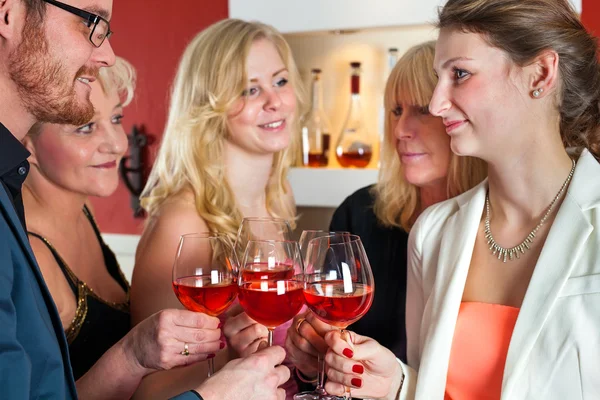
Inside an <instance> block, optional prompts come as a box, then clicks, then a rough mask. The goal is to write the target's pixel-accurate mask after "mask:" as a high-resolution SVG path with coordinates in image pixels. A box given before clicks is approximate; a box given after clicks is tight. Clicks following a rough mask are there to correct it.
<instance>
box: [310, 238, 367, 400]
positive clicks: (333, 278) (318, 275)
mask: <svg viewBox="0 0 600 400" xmlns="http://www.w3.org/2000/svg"><path fill="white" fill-rule="evenodd" d="M304 272H305V274H304V281H305V287H304V298H305V299H306V305H307V306H308V308H309V309H310V310H311V311H312V312H313V313H314V314H315V316H316V317H317V318H319V319H320V320H321V321H323V322H325V323H327V324H330V325H333V326H335V327H338V328H340V330H341V332H342V338H344V339H345V340H347V341H348V343H350V345H352V342H351V341H352V338H351V337H349V336H350V335H346V332H345V329H346V328H347V327H348V325H351V324H353V323H354V322H356V321H358V320H359V319H360V318H361V317H362V316H363V315H365V314H366V313H367V311H368V310H369V308H370V307H371V304H372V303H373V294H374V291H375V286H374V285H375V283H374V280H373V273H372V271H371V266H370V264H369V260H368V258H367V254H366V252H365V249H364V247H363V244H362V241H361V240H360V237H358V236H356V235H350V234H337V235H330V236H323V237H317V238H315V239H312V240H311V241H310V242H309V243H308V248H307V255H306V267H305V271H304ZM323 367H324V366H323V365H320V368H323ZM321 373H323V371H321ZM323 392H325V391H324V390H323ZM348 394H349V391H347V392H346V395H348ZM344 398H347V396H346V397H344ZM318 399H320V400H333V399H340V397H337V396H332V395H329V394H327V393H326V392H325V393H324V394H322V395H320V397H318Z"/></svg>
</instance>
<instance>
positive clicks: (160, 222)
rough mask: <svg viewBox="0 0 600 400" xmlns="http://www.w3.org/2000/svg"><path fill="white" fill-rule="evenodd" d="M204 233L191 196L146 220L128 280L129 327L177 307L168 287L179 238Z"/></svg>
mask: <svg viewBox="0 0 600 400" xmlns="http://www.w3.org/2000/svg"><path fill="white" fill-rule="evenodd" d="M207 230H208V227H207V225H206V222H205V221H204V220H203V219H202V218H201V217H200V216H199V215H198V212H197V211H196V207H195V204H194V201H193V196H191V197H190V196H189V195H187V194H182V195H178V196H174V197H173V198H172V199H169V200H168V201H166V202H165V203H164V204H162V205H161V207H160V209H159V210H158V212H157V213H156V214H155V215H153V216H152V217H150V219H149V220H148V222H147V224H146V227H145V228H144V232H143V233H142V237H141V239H140V243H139V245H138V248H137V251H136V255H135V267H134V269H133V276H132V280H131V314H132V320H133V323H137V322H139V321H141V320H142V319H144V318H147V317H148V316H150V315H151V314H153V313H155V312H157V311H159V310H162V309H165V308H174V307H181V306H180V304H179V302H178V300H177V298H176V297H175V295H174V294H173V289H172V286H171V281H172V275H171V274H172V268H173V261H174V260H175V254H176V252H177V246H178V245H179V238H180V237H181V235H184V234H186V233H194V232H206V231H207ZM148 293H152V296H148Z"/></svg>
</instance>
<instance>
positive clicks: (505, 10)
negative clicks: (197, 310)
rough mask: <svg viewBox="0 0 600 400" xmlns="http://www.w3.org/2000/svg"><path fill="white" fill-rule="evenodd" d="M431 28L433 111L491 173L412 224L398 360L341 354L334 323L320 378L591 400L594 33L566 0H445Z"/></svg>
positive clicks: (597, 343) (387, 389)
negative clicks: (402, 355)
mask: <svg viewBox="0 0 600 400" xmlns="http://www.w3.org/2000/svg"><path fill="white" fill-rule="evenodd" d="M439 27H440V28H441V29H440V35H439V38H438V43H437V46H436V56H435V60H434V63H433V68H434V69H435V70H436V72H437V74H438V75H439V81H438V84H437V86H436V89H435V91H434V94H433V97H432V100H431V104H430V111H431V112H432V114H434V115H437V116H440V117H442V118H443V120H444V124H445V125H446V132H447V133H448V135H449V136H450V138H451V146H452V150H453V151H454V152H455V153H457V154H461V155H469V156H475V157H480V158H481V159H483V160H486V161H487V162H488V169H489V178H488V179H487V180H486V181H484V182H483V183H482V184H480V185H478V186H476V187H475V188H473V189H472V190H470V191H469V192H467V193H464V194H463V195H461V196H458V197H456V198H454V199H451V200H448V201H445V202H442V203H440V204H436V205H435V206H433V207H430V208H429V209H427V210H426V211H425V212H424V213H423V214H422V215H421V216H420V217H419V220H418V221H417V222H416V224H415V226H414V227H413V229H412V231H411V234H410V240H409V254H408V257H409V265H408V286H407V287H408V289H407V306H406V312H407V322H406V325H407V339H408V363H407V364H404V363H398V362H397V361H396V359H395V357H394V355H393V354H391V353H390V352H389V351H388V350H386V349H385V348H383V347H382V346H381V345H379V344H378V343H377V342H376V341H374V340H372V339H370V338H367V337H362V336H358V335H356V336H355V338H354V339H355V346H354V350H353V353H352V354H350V353H349V352H348V351H346V349H347V348H348V344H347V343H346V342H344V341H342V340H341V338H340V336H339V334H337V333H329V334H328V335H327V336H326V341H327V343H328V344H329V345H330V346H331V347H330V348H331V352H329V353H328V354H327V356H326V362H327V363H328V365H329V368H328V370H327V376H328V378H329V380H330V381H329V382H328V386H327V389H328V390H329V391H330V392H333V393H339V394H341V393H343V392H344V386H347V387H352V393H353V394H354V395H356V396H359V397H363V396H364V397H375V398H386V399H394V398H398V397H399V398H402V399H412V398H415V399H419V400H420V399H426V400H435V399H440V400H441V399H447V400H455V399H467V400H468V399H482V398H486V399H511V400H525V399H547V400H562V399H596V398H600V384H599V380H598V371H599V370H600V357H598V354H600V336H599V335H598V330H599V329H600V308H599V307H598V304H599V303H600V279H599V278H600V236H599V235H598V229H599V228H600V219H599V218H598V216H599V215H600V179H599V177H600V163H599V161H598V160H599V159H600V65H599V62H598V58H597V56H598V45H597V41H596V39H595V38H594V37H593V36H592V35H591V34H590V33H588V32H587V31H586V30H585V28H584V27H583V25H582V24H581V21H580V20H579V16H578V15H577V14H576V12H575V11H574V10H573V9H572V6H571V5H570V3H569V2H568V1H567V0H527V1H523V0H449V1H448V2H447V3H446V5H445V6H444V7H443V9H442V10H441V13H440V22H439ZM355 364H360V365H362V366H364V371H363V374H361V375H360V376H358V375H357V374H353V373H352V372H351V371H352V368H353V365H355ZM359 383H360V384H359Z"/></svg>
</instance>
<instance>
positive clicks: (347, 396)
mask: <svg viewBox="0 0 600 400" xmlns="http://www.w3.org/2000/svg"><path fill="white" fill-rule="evenodd" d="M340 334H341V336H342V339H343V340H345V341H346V342H347V343H348V344H349V345H350V348H354V344H353V343H352V336H351V335H350V334H349V333H348V331H347V330H346V328H342V329H340ZM350 393H351V389H350V388H349V387H348V386H344V397H343V398H344V399H351V398H352V395H351V394H350Z"/></svg>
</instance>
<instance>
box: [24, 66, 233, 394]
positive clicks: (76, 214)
mask: <svg viewBox="0 0 600 400" xmlns="http://www.w3.org/2000/svg"><path fill="white" fill-rule="evenodd" d="M134 78H135V74H134V70H133V68H132V67H131V65H129V63H127V62H126V61H125V60H123V59H121V58H119V57H117V60H116V63H115V65H114V66H111V67H106V68H102V69H100V73H99V76H98V79H97V80H95V81H93V82H91V83H90V87H91V93H90V100H91V104H92V105H93V106H94V111H95V114H94V116H93V118H92V120H91V121H89V122H88V123H86V124H85V125H83V126H72V125H58V124H39V125H34V127H33V128H32V130H31V131H30V132H29V133H28V135H27V136H26V137H25V139H24V144H25V146H26V147H27V149H28V150H29V152H30V153H31V156H30V158H29V161H30V164H31V170H30V172H29V176H28V177H27V180H26V181H25V185H24V188H23V201H24V205H25V215H26V222H27V230H28V233H29V239H30V242H31V247H32V249H33V252H34V254H35V257H36V259H37V261H38V264H39V266H40V270H41V271H42V274H43V276H44V280H45V282H46V285H47V286H48V289H49V290H50V294H51V295H52V299H53V301H54V304H55V305H56V308H57V310H58V314H59V315H60V318H61V322H62V325H63V328H64V331H65V334H66V337H67V341H68V346H69V361H70V368H72V371H73V376H74V378H75V379H76V381H77V382H76V386H77V394H78V396H79V397H80V398H82V399H85V398H96V397H95V396H100V397H102V398H128V397H130V396H131V394H132V393H133V392H134V391H135V389H136V388H137V386H138V384H139V383H140V381H141V379H142V377H143V376H144V375H147V374H149V373H151V372H153V371H156V370H162V369H169V368H172V367H177V366H182V365H186V364H188V363H190V362H198V361H201V360H204V359H206V357H207V355H208V354H211V353H215V352H216V351H217V350H218V349H219V346H220V334H221V332H220V330H219V329H217V326H218V324H219V321H218V320H217V319H216V318H212V317H209V316H206V315H200V314H196V313H193V312H189V311H185V310H164V311H162V312H160V313H157V314H155V315H152V316H148V318H147V319H146V320H144V321H143V322H142V323H140V324H139V325H138V326H137V327H135V328H134V329H132V330H130V327H131V323H130V314H129V284H128V282H127V281H126V279H125V278H124V276H123V274H122V272H121V270H120V268H119V265H118V263H117V260H116V258H115V255H114V254H113V252H112V251H111V250H110V248H109V247H108V246H107V245H106V244H105V243H104V241H103V240H102V236H100V232H99V229H98V226H97V225H96V223H95V221H94V218H93V216H92V211H91V209H90V207H89V196H100V197H105V196H109V195H111V194H112V193H113V192H114V191H115V189H116V188H117V184H118V181H119V174H118V172H117V167H118V165H119V160H120V159H121V157H122V156H123V154H124V153H125V151H126V150H127V136H126V135H125V132H124V130H123V126H122V125H121V120H122V118H123V107H124V106H126V105H127V104H128V103H129V102H130V101H131V99H132V97H133V87H134ZM185 343H188V346H189V347H190V349H191V350H192V351H193V352H194V354H193V355H192V356H191V357H190V358H187V359H186V358H185V357H182V356H181V355H180V351H181V346H183V345H184V344H185ZM192 357H193V358H192ZM191 389H194V388H191Z"/></svg>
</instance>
